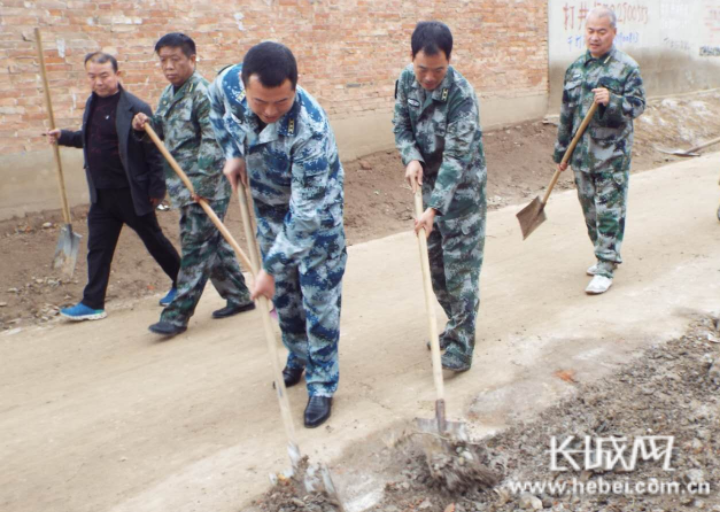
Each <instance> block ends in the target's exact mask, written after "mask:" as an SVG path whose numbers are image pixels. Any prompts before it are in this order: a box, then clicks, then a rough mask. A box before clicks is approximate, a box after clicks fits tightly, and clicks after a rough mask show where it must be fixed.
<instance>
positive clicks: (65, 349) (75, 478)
mask: <svg viewBox="0 0 720 512" xmlns="http://www.w3.org/2000/svg"><path fill="white" fill-rule="evenodd" d="M717 160H718V156H717V155H708V156H706V157H702V158H699V159H695V160H688V161H686V162H683V163H680V164H675V165H672V166H668V167H665V168H662V169H659V170H655V171H652V172H647V173H643V174H641V175H638V176H634V177H633V178H632V180H631V186H630V202H629V205H630V206H629V214H628V229H627V233H626V243H625V247H624V258H625V260H626V263H625V264H624V265H623V266H622V268H621V269H620V270H619V271H618V273H617V276H616V279H615V284H614V286H613V288H612V289H611V290H610V292H608V293H607V294H605V295H602V296H597V297H590V296H586V295H585V294H584V293H583V289H584V287H585V285H586V284H587V282H588V280H589V278H588V277H586V276H585V269H586V267H587V266H589V265H590V264H591V263H593V254H592V248H591V246H590V242H589V241H588V240H587V236H586V233H585V229H584V224H583V221H582V215H581V212H580V207H579V205H578V202H577V199H576V197H575V195H574V191H569V192H565V193H560V194H557V195H555V196H553V197H552V198H551V200H550V204H549V206H548V208H547V215H548V221H547V222H546V223H545V224H544V225H543V226H542V227H541V228H540V229H538V231H536V232H535V233H534V234H533V235H532V236H531V237H530V238H529V239H528V240H527V241H525V242H523V241H522V239H521V235H520V230H519V226H518V224H517V220H516V219H515V213H516V212H517V211H518V210H519V208H520V206H523V205H520V206H516V207H509V208H506V209H503V210H500V211H495V212H492V213H491V214H490V216H489V219H488V239H487V244H486V259H485V265H484V268H483V272H482V280H481V281H482V283H481V288H482V304H481V314H480V329H479V334H478V340H477V348H476V356H475V364H474V367H473V369H472V370H471V371H470V372H468V373H466V374H463V375H460V376H456V377H453V378H450V379H448V381H447V394H448V397H449V399H448V413H449V415H450V416H453V417H463V418H464V419H465V420H466V421H468V422H470V423H471V424H472V426H473V427H474V430H475V431H476V432H477V433H479V434H487V433H491V432H493V431H496V430H498V429H500V428H502V427H503V426H504V425H506V424H507V423H508V422H509V421H512V420H513V419H516V418H518V417H528V416H531V415H532V414H533V413H534V412H536V411H537V410H538V409H539V408H542V407H544V406H546V405H548V404H550V403H553V402H554V401H556V400H557V399H558V398H559V397H561V396H564V395H566V394H567V393H570V392H572V389H573V386H572V384H568V383H566V382H564V381H563V380H561V379H558V378H556V377H555V376H554V375H553V374H554V373H555V372H556V371H558V370H571V371H573V372H575V378H576V380H577V381H580V382H586V381H590V380H593V379H596V378H598V377H600V376H602V375H604V374H606V373H607V372H608V371H610V370H612V369H613V368H616V367H617V366H618V365H621V364H623V363H624V362H626V361H628V360H629V359H630V358H632V357H633V355H634V354H637V353H638V351H639V350H640V349H641V348H642V347H645V346H647V345H649V344H653V343H658V342H661V341H663V340H666V339H669V338H671V337H672V336H674V335H676V334H678V333H680V332H681V331H682V329H683V327H684V325H685V324H686V322H687V318H688V317H689V316H690V315H691V314H693V313H694V312H698V311H712V310H714V309H717V308H719V307H720V300H719V299H720V295H719V292H720V222H718V219H717V218H716V213H715V212H716V209H717V206H718V200H719V199H720V189H719V188H718V184H717V178H718V165H717ZM495 172H501V170H499V169H498V170H496V171H495ZM410 201H411V197H410V196H408V203H409V202H410ZM155 303H156V300H155V299H153V300H150V299H148V300H143V301H141V302H138V303H135V304H130V305H125V306H124V307H118V306H115V308H113V307H111V308H110V311H109V313H110V314H109V317H108V318H107V319H106V320H103V321H101V322H88V323H84V324H79V325H77V324H65V323H62V322H58V323H57V324H54V325H52V326H51V327H48V328H33V329H26V330H23V331H20V332H7V333H4V334H2V335H0V461H2V463H1V466H0V510H3V511H4V512H46V511H48V510H52V511H53V512H106V511H111V512H151V511H152V512H158V511H165V510H168V511H169V510H172V511H173V512H186V511H188V512H189V511H204V512H206V511H213V512H231V511H232V512H235V511H238V510H240V509H242V508H243V507H245V506H246V505H247V504H248V503H249V502H250V500H251V499H252V498H253V496H255V495H257V494H259V493H261V492H263V491H264V490H265V488H266V487H267V483H268V477H267V475H268V474H269V473H271V472H277V471H281V470H283V469H284V468H286V467H288V461H287V456H286V449H285V439H284V430H283V428H282V425H281V424H280V423H279V411H278V407H277V401H276V398H275V394H274V392H273V390H272V389H271V385H270V383H271V373H270V365H269V363H268V356H267V350H266V346H265V341H264V339H263V335H262V324H261V321H260V318H259V316H258V315H257V314H256V313H248V314H244V315H242V316H240V317H237V318H233V319H227V320H219V321H218V320H211V319H210V312H211V311H212V310H213V309H216V308H218V307H220V306H221V305H222V302H221V300H220V298H219V297H218V296H217V295H215V293H214V291H213V290H210V289H209V290H208V292H207V293H206V296H205V297H204V298H203V301H202V302H201V304H200V307H199V308H198V311H197V313H196V316H195V317H194V318H193V320H192V322H191V324H190V329H189V330H188V331H187V332H186V333H185V334H184V335H182V336H179V337H177V338H175V339H172V340H170V341H161V340H159V339H158V338H157V337H155V336H154V335H152V334H150V333H149V332H148V331H147V326H148V325H149V324H151V323H153V322H155V321H156V320H157V318H158V315H159V313H160V310H159V308H158V307H157V306H156V305H155ZM111 306H112V305H111ZM343 307H344V310H343V324H342V340H341V350H340V357H341V385H340V391H339V393H338V395H337V396H336V402H335V408H334V411H333V417H332V418H331V420H330V421H329V423H328V424H327V425H326V426H323V427H321V428H319V429H317V430H306V429H304V428H302V423H301V422H302V411H303V409H304V406H305V403H306V400H307V396H306V392H305V389H304V388H303V386H298V387H295V388H292V389H291V390H290V391H289V396H290V400H291V403H292V407H293V415H294V417H295V419H296V421H297V423H296V426H297V432H298V437H299V442H300V446H301V448H302V449H303V450H304V451H305V452H306V453H308V454H310V456H311V458H312V459H314V460H326V461H329V462H330V463H331V465H332V468H333V471H334V472H335V473H336V479H337V480H339V483H340V486H341V487H342V488H343V489H345V491H346V492H347V495H348V496H349V498H348V499H351V498H352V497H353V496H355V495H360V494H362V493H361V492H360V491H357V489H355V488H356V487H357V486H358V485H359V483H358V481H357V479H356V477H355V476H353V475H355V474H356V473H355V472H354V471H355V470H354V469H353V468H351V467H349V464H351V463H350V462H348V461H349V460H350V458H347V457H346V458H341V457H339V455H340V454H342V453H343V452H344V451H346V450H350V451H354V453H356V454H357V453H361V452H363V449H362V447H363V442H364V440H366V438H368V437H370V436H372V435H373V434H378V433H381V432H383V431H386V430H387V429H390V428H392V427H393V426H395V425H398V424H402V423H403V422H406V421H408V420H410V419H412V418H413V417H416V416H425V417H430V416H431V415H432V410H433V401H434V391H433V387H432V378H431V371H430V366H429V365H430V360H429V352H428V351H427V350H426V348H425V341H426V338H427V336H426V332H427V327H426V325H427V324H426V320H425V316H424V302H423V295H422V285H421V279H420V270H419V263H418V257H417V245H416V241H415V239H414V238H413V236H412V235H411V234H409V233H403V234H399V235H395V236H392V237H389V238H385V239H382V240H377V241H374V242H370V243H366V244H362V245H358V246H354V247H351V248H350V259H349V264H348V272H347V274H346V280H345V294H344V297H343ZM438 314H439V315H441V316H440V317H441V318H443V317H442V313H441V311H440V309H439V307H438ZM443 322H444V320H443ZM376 437H377V436H376ZM368 446H369V445H368ZM368 450H369V451H371V450H370V449H368ZM368 450H366V451H368ZM346 453H349V452H346ZM351 508H352V509H353V510H360V509H361V508H362V504H361V503H359V502H355V503H354V504H353V505H352V507H351Z"/></svg>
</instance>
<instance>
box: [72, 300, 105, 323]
mask: <svg viewBox="0 0 720 512" xmlns="http://www.w3.org/2000/svg"><path fill="white" fill-rule="evenodd" d="M60 315H61V316H62V317H63V318H67V319H68V320H72V321H73V322H80V321H82V320H101V319H103V318H105V317H106V316H107V313H105V310H104V309H92V308H90V307H88V306H86V305H85V304H83V303H82V302H78V303H77V304H76V305H74V306H73V307H71V308H65V309H61V310H60Z"/></svg>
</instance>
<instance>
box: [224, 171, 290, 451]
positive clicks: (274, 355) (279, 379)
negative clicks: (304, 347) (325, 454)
mask: <svg viewBox="0 0 720 512" xmlns="http://www.w3.org/2000/svg"><path fill="white" fill-rule="evenodd" d="M238 200H239V202H240V214H241V217H242V223H243V229H244V230H245V238H246V239H247V242H248V249H249V251H250V258H251V260H252V264H253V265H252V267H251V268H252V269H253V273H254V274H257V273H258V272H259V271H260V268H261V262H260V253H259V251H258V249H257V241H256V240H255V233H253V224H252V220H251V219H250V207H249V204H248V198H247V191H246V189H245V186H244V185H243V184H242V183H241V182H239V181H238ZM258 302H259V305H260V313H261V314H262V320H263V329H264V330H265V340H266V341H267V346H268V352H269V353H270V363H271V365H272V371H273V379H274V380H275V391H276V392H277V395H278V403H279V404H280V415H281V417H282V421H283V426H284V427H285V434H286V436H287V438H288V442H289V444H290V447H291V449H290V458H291V459H293V457H294V455H293V453H294V452H296V453H298V454H299V453H300V450H299V448H298V446H297V442H296V439H295V424H294V422H293V419H292V413H291V412H290V402H289V400H288V397H287V389H286V387H285V381H284V380H283V376H282V369H281V367H280V356H279V354H278V349H277V339H276V338H275V331H273V326H272V320H271V318H270V303H269V301H268V300H267V299H266V298H265V297H260V298H259V299H258ZM295 463H296V461H293V464H295Z"/></svg>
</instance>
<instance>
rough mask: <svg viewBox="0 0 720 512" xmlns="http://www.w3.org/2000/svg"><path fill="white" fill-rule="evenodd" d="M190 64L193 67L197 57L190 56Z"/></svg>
mask: <svg viewBox="0 0 720 512" xmlns="http://www.w3.org/2000/svg"><path fill="white" fill-rule="evenodd" d="M190 62H192V63H193V66H194V65H195V63H196V62H197V55H191V56H190Z"/></svg>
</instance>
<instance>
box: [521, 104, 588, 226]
mask: <svg viewBox="0 0 720 512" xmlns="http://www.w3.org/2000/svg"><path fill="white" fill-rule="evenodd" d="M596 110H597V103H593V104H592V107H590V110H588V113H587V115H586V116H585V119H583V122H582V124H580V128H578V131H577V133H576V134H575V137H573V140H572V142H571V143H570V145H569V146H568V148H567V151H565V155H564V156H563V159H562V162H560V163H561V164H566V163H568V161H570V158H571V157H572V154H573V151H574V150H575V146H577V143H578V142H579V141H580V137H582V135H583V133H585V129H586V128H587V126H588V125H589V124H590V121H591V120H592V117H593V115H594V114H595V111H596ZM560 172H561V171H560V169H558V170H556V171H555V174H553V177H552V180H550V185H549V186H548V188H547V190H546V191H545V196H544V197H543V198H542V200H541V199H540V196H538V197H536V198H535V199H533V200H532V202H531V203H530V204H529V205H527V206H526V207H525V208H523V209H522V210H520V211H519V212H518V214H517V218H518V221H520V229H521V230H522V235H523V240H525V239H526V238H527V237H529V236H530V234H531V233H532V232H533V231H535V230H536V229H537V228H538V227H539V226H540V224H542V223H543V222H545V221H546V220H547V217H546V216H545V205H546V204H547V202H548V199H549V198H550V193H551V192H552V190H553V188H554V187H555V184H556V183H557V181H558V179H559V178H560Z"/></svg>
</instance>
